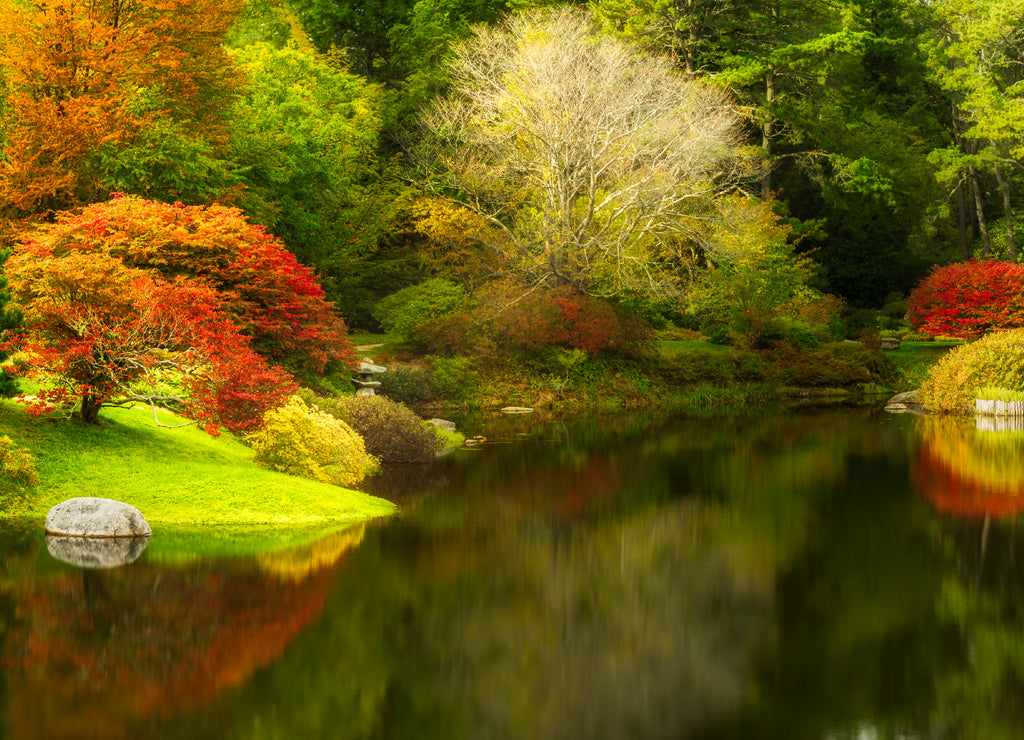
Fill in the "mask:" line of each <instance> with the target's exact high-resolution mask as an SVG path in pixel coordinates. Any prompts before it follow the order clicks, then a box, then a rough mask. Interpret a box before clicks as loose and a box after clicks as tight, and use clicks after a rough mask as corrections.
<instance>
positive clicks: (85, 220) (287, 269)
mask: <svg viewBox="0 0 1024 740" xmlns="http://www.w3.org/2000/svg"><path fill="white" fill-rule="evenodd" d="M19 250H20V251H22V252H25V253H30V254H33V255H39V256H49V255H52V256H55V257H61V256H64V255H67V254H70V253H74V252H78V253H82V254H93V255H101V254H104V255H109V256H110V257H114V258H117V259H119V260H121V261H122V262H123V263H124V264H125V265H127V266H129V267H132V268H139V269H142V270H145V271H147V272H149V273H151V274H155V275H159V276H160V277H162V278H163V279H164V280H165V281H173V280H174V279H175V278H177V277H189V278H194V279H196V280H199V281H201V282H203V283H205V284H206V285H208V286H209V287H211V288H213V289H214V290H216V291H217V292H218V293H219V294H220V296H221V297H222V299H223V306H222V307H223V310H224V311H225V312H226V313H227V314H228V315H230V316H231V318H232V319H234V321H235V322H236V324H237V325H238V327H239V329H240V330H241V332H242V333H243V334H245V335H246V336H248V337H249V338H250V339H251V340H252V346H253V348H254V349H255V350H256V351H257V352H259V353H260V354H261V355H263V356H264V357H266V358H267V359H269V360H271V361H272V362H274V363H276V364H280V365H283V366H284V367H286V368H287V369H288V370H290V371H292V372H297V373H306V372H313V373H319V372H323V371H324V369H325V368H326V367H328V366H329V365H332V364H349V363H351V362H352V361H353V360H354V359H355V355H354V352H353V350H352V348H351V346H350V345H349V343H348V339H347V336H346V335H347V331H346V328H345V324H344V322H343V321H342V320H341V318H340V317H339V316H337V315H336V314H335V312H334V304H332V303H330V302H328V301H327V300H326V299H325V297H324V291H323V289H322V288H321V287H320V284H319V283H318V282H317V280H316V278H315V276H314V275H313V272H312V270H310V269H309V268H307V267H305V266H303V265H300V264H299V263H298V261H297V260H296V259H295V256H294V255H293V254H291V253H290V252H289V251H288V250H287V249H285V247H284V244H283V243H282V242H281V241H280V240H278V239H276V238H275V237H273V236H271V235H270V234H268V233H267V232H266V231H265V230H264V229H263V227H261V226H256V225H253V224H250V223H249V222H248V220H247V219H246V217H245V216H244V215H243V214H242V212H241V211H240V210H238V209H237V208H229V207H225V206H219V205H213V206H207V207H203V206H183V205H181V204H175V205H168V204H165V203H158V202H155V201H148V200H143V199H141V198H136V197H130V196H123V195H120V194H115V196H114V197H113V198H112V199H111V200H109V201H106V202H104V203H96V204H93V205H91V206H88V207H86V208H83V209H81V210H78V211H74V212H69V213H61V214H58V217H57V220H56V222H55V223H52V224H45V225H42V226H40V227H38V228H37V229H36V230H34V231H31V232H29V233H28V234H26V235H25V236H23V237H22V239H21V245H20V247H19Z"/></svg>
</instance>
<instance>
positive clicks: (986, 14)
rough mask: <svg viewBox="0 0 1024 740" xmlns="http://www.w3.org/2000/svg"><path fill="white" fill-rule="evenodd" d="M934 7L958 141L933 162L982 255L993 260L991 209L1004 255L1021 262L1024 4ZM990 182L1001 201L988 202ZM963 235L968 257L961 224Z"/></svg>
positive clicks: (972, 0)
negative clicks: (1018, 235) (970, 217)
mask: <svg viewBox="0 0 1024 740" xmlns="http://www.w3.org/2000/svg"><path fill="white" fill-rule="evenodd" d="M929 10H930V11H931V12H932V13H933V26H932V29H931V34H930V38H929V39H928V41H927V47H926V48H927V49H928V51H929V61H930V67H931V76H932V78H933V79H934V80H935V82H936V84H937V85H938V86H940V87H941V89H942V91H943V92H944V93H945V95H946V96H947V98H948V101H949V111H950V114H949V118H948V125H949V128H950V130H951V133H952V138H953V141H952V142H951V144H950V145H949V146H948V147H946V148H945V149H942V150H939V151H936V152H935V154H934V161H935V162H936V163H937V164H938V166H939V167H940V168H941V169H940V175H941V177H942V179H943V180H944V181H945V182H946V183H949V184H952V185H953V186H954V187H955V188H956V189H957V192H958V201H959V204H960V207H959V210H960V222H961V224H964V222H965V221H966V220H967V213H968V212H972V215H973V221H974V224H975V226H976V231H977V233H978V235H979V236H980V238H981V242H982V249H981V252H982V256H984V257H985V258H988V257H990V256H996V255H995V254H994V246H993V242H994V238H993V235H992V234H991V231H990V228H989V222H990V221H994V219H993V218H992V216H991V212H992V211H993V210H996V209H999V210H1000V211H1001V213H1002V218H1001V221H1002V226H1003V233H1002V241H1003V244H1005V253H1004V254H1003V255H1000V256H1006V257H1008V258H1009V259H1010V260H1011V261H1016V259H1017V252H1018V250H1017V242H1016V234H1015V223H1016V220H1017V219H1016V211H1017V210H1018V203H1019V197H1017V195H1016V194H1017V193H1018V192H1019V191H1020V187H1021V185H1020V183H1019V178H1017V177H1015V174H1016V171H1017V170H1019V169H1020V162H1021V160H1022V158H1024V112H1022V108H1024V106H1022V105H1021V102H1022V96H1024V94H1022V92H1021V89H1020V88H1021V84H1022V83H1024V71H1022V70H1021V65H1020V60H1021V57H1022V55H1024V21H1022V18H1024V3H1021V2H1020V1H1019V0H995V1H994V2H988V1H986V2H980V1H978V0H940V1H939V2H936V3H932V4H930V5H929ZM1015 180H1018V182H1015ZM990 184H991V185H994V186H995V188H994V190H996V192H998V194H999V198H998V203H997V204H990V203H989V202H988V200H987V198H986V190H988V189H989V186H990ZM965 191H966V192H965ZM960 234H961V237H960V241H961V249H962V253H963V256H964V257H967V256H969V255H968V250H967V239H966V228H965V227H964V226H963V225H962V226H961V228H960Z"/></svg>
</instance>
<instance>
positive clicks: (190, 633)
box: [4, 529, 362, 738]
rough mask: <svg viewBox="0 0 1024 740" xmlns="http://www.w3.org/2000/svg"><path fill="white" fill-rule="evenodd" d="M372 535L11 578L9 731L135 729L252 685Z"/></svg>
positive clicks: (30, 734)
mask: <svg viewBox="0 0 1024 740" xmlns="http://www.w3.org/2000/svg"><path fill="white" fill-rule="evenodd" d="M361 537H362V530H361V529H358V530H355V531H346V532H341V533H339V534H337V535H334V536H333V537H330V538H328V539H326V540H323V541H321V542H319V543H316V544H315V545H311V546H309V547H306V548H300V549H298V550H295V551H287V552H283V553H279V554H275V555H273V556H261V557H260V558H259V559H257V560H256V561H255V562H253V561H239V562H235V563H231V562H224V561H208V562H198V563H197V562H194V561H193V562H189V563H188V564H186V565H181V566H171V567H167V566H158V565H156V564H152V563H146V562H139V563H136V564H134V565H131V566H129V567H123V568H118V569H113V570H91V569H89V570H80V571H77V570H76V571H69V570H60V571H56V572H50V573H47V574H45V575H43V576H41V577H37V578H34V579H31V580H25V581H20V582H17V583H13V584H12V583H10V582H9V581H8V582H6V584H5V586H6V589H10V592H11V593H12V595H13V597H14V599H15V602H16V607H15V613H14V615H13V617H14V626H12V627H10V628H9V630H8V632H7V635H6V640H5V644H4V655H5V656H6V658H5V666H6V668H7V672H8V690H9V692H10V699H11V702H10V706H11V711H10V716H9V717H8V718H7V722H6V723H5V724H6V725H7V726H8V727H9V730H10V735H9V736H10V737H12V738H111V737H127V736H129V735H131V734H135V733H136V732H137V731H138V728H139V727H142V726H145V725H146V724H149V723H151V722H153V721H154V720H158V721H162V720H165V719H167V718H171V717H174V716H175V715H179V714H181V713H183V712H187V711H190V710H195V709H196V708H198V707H202V706H204V705H207V704H209V703H210V702H212V701H214V700H215V699H216V698H217V697H219V696H221V695H223V693H224V692H225V691H226V690H228V689H231V688H235V687H238V686H241V685H244V684H245V683H247V682H248V681H249V680H250V679H251V678H252V676H253V675H254V674H255V673H256V672H257V671H258V670H260V669H261V668H263V667H265V666H268V665H271V664H273V663H274V662H275V661H277V660H278V659H279V658H280V656H281V654H282V653H283V652H284V650H285V649H286V647H287V646H288V645H289V644H290V643H291V642H292V641H293V640H294V639H295V637H296V636H297V635H298V634H300V633H301V632H302V631H303V630H304V629H305V628H306V627H307V626H308V625H309V624H310V623H311V622H312V621H314V620H315V619H316V618H318V617H319V616H320V614H321V613H322V611H323V608H324V603H325V601H326V598H327V592H328V590H329V588H330V584H331V582H332V579H333V577H334V575H335V571H336V570H337V568H338V567H339V565H340V564H341V562H342V560H343V557H344V555H345V553H346V552H347V551H348V550H349V549H350V548H351V547H352V546H354V545H356V544H358V541H359V540H360V539H361ZM47 544H48V546H49V545H50V544H51V543H49V542H48V543H47ZM5 736H6V735H5Z"/></svg>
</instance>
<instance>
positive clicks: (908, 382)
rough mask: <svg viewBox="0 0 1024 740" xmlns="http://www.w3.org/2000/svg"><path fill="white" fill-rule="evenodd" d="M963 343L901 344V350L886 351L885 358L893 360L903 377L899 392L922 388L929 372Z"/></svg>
mask: <svg viewBox="0 0 1024 740" xmlns="http://www.w3.org/2000/svg"><path fill="white" fill-rule="evenodd" d="M961 344H963V342H957V341H949V342H901V343H900V348H899V349H895V350H884V353H885V356H886V357H888V358H889V359H890V360H892V362H893V364H894V365H896V367H897V368H898V369H899V371H900V374H901V375H902V378H903V380H902V383H901V384H900V385H901V387H900V389H899V390H913V389H914V388H920V387H921V383H923V382H924V381H925V378H927V377H928V370H929V369H930V368H931V366H932V365H934V364H935V363H936V362H938V361H939V359H940V358H941V357H942V356H943V355H944V354H946V353H947V352H949V350H951V349H952V348H953V347H958V346H959V345H961Z"/></svg>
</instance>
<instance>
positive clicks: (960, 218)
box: [956, 175, 971, 260]
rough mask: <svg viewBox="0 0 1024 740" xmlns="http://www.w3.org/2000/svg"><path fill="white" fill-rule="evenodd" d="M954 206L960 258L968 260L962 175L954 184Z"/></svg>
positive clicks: (965, 200)
mask: <svg viewBox="0 0 1024 740" xmlns="http://www.w3.org/2000/svg"><path fill="white" fill-rule="evenodd" d="M956 205H957V217H956V229H957V235H958V236H959V237H960V257H961V258H962V259H964V260H969V259H970V258H971V248H970V245H969V244H968V242H967V199H966V198H964V178H963V175H961V176H960V179H959V180H958V181H957V183H956Z"/></svg>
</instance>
